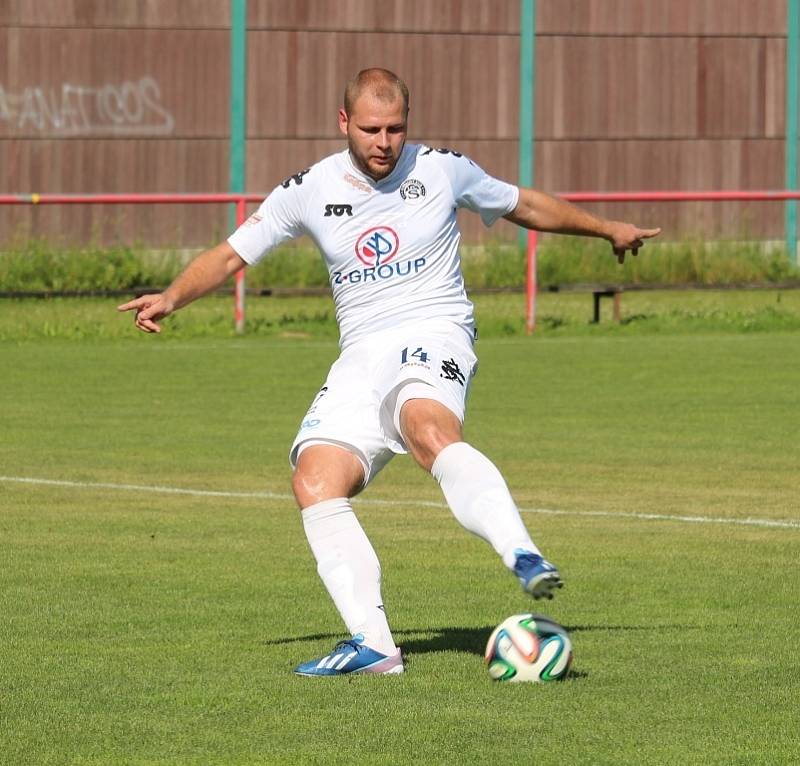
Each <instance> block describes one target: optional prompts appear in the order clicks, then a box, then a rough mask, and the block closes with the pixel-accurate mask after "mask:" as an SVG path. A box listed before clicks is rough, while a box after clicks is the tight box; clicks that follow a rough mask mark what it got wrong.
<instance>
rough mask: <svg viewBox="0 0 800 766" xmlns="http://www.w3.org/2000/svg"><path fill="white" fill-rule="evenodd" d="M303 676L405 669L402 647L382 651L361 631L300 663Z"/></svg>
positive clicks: (379, 672) (300, 671) (300, 672)
mask: <svg viewBox="0 0 800 766" xmlns="http://www.w3.org/2000/svg"><path fill="white" fill-rule="evenodd" d="M294 672H295V673H297V675H299V676H344V675H347V674H349V673H378V674H395V673H402V672H403V657H402V655H401V654H400V650H399V649H398V650H397V651H396V652H395V653H394V654H389V655H387V654H381V653H380V652H376V651H375V650H374V649H370V648H369V647H368V646H365V645H364V636H362V635H361V634H360V633H359V634H358V635H355V636H353V637H352V638H351V639H348V640H347V641H340V642H339V643H338V644H336V646H334V647H333V651H332V652H331V653H330V654H326V655H325V656H324V657H318V658H317V659H315V660H311V661H309V662H304V663H302V664H301V665H298V666H297V667H296V668H295V669H294Z"/></svg>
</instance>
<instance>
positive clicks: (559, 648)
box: [486, 614, 572, 683]
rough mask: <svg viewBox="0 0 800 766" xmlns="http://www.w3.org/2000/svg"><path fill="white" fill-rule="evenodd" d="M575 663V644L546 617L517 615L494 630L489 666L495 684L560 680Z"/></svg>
mask: <svg viewBox="0 0 800 766" xmlns="http://www.w3.org/2000/svg"><path fill="white" fill-rule="evenodd" d="M571 662H572V641H570V639H569V635H568V633H567V631H566V630H565V629H564V628H563V627H561V625H559V624H558V623H557V622H554V621H553V620H551V619H550V618H549V617H545V616H544V615H542V614H515V615H514V616H513V617H509V618H508V619H505V620H503V622H501V623H500V624H499V625H498V626H497V627H496V628H495V629H494V631H492V635H491V636H489V642H488V643H487V644H486V664H487V665H488V666H489V675H490V676H491V677H492V678H493V679H494V680H495V681H529V682H533V683H541V682H543V681H558V680H560V679H562V678H564V677H565V676H566V675H567V672H568V671H569V666H570V663H571Z"/></svg>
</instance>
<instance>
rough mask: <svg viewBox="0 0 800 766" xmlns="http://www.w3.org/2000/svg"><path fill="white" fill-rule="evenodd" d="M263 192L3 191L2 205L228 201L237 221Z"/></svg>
mask: <svg viewBox="0 0 800 766" xmlns="http://www.w3.org/2000/svg"><path fill="white" fill-rule="evenodd" d="M265 196H266V195H263V194H244V193H242V194H161V193H158V194H0V205H168V204H173V205H174V204H181V203H188V204H193V205H202V204H211V203H220V202H228V203H233V204H234V205H236V225H237V226H241V225H242V224H243V223H244V221H245V219H246V218H247V203H248V202H261V200H263V199H264V197H265ZM244 296H245V276H244V269H242V270H241V271H238V272H237V273H236V276H235V277H234V311H233V315H234V319H233V321H234V324H235V326H236V332H238V333H243V332H244V322H245V307H244Z"/></svg>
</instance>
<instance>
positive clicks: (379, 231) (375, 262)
mask: <svg viewBox="0 0 800 766" xmlns="http://www.w3.org/2000/svg"><path fill="white" fill-rule="evenodd" d="M399 250H400V239H399V238H398V236H397V232H396V231H395V230H394V229H390V228H389V227H388V226H375V227H374V228H372V229H367V231H365V232H364V233H363V234H362V235H361V236H360V237H359V238H358V241H357V242H356V256H358V260H360V261H361V262H362V263H364V264H366V265H367V266H380V265H381V264H382V263H387V262H388V261H391V260H392V258H394V257H395V256H396V255H397V253H398V251H399Z"/></svg>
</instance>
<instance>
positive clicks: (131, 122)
mask: <svg viewBox="0 0 800 766" xmlns="http://www.w3.org/2000/svg"><path fill="white" fill-rule="evenodd" d="M3 127H5V128H6V129H8V128H10V129H12V130H13V131H14V132H17V131H25V132H26V133H30V132H34V133H39V134H43V135H48V136H83V135H97V134H106V135H109V134H110V135H125V136H153V135H165V134H168V133H172V131H173V128H174V127H175V119H174V118H173V116H172V114H171V113H170V112H169V110H168V109H167V108H166V107H165V106H164V105H163V104H162V103H161V89H160V88H159V87H158V83H157V82H156V81H155V80H154V79H153V78H152V77H142V78H140V79H139V80H126V81H125V82H122V83H119V84H111V83H108V84H105V85H100V86H98V87H89V86H85V85H72V84H70V83H63V84H62V85H61V87H60V88H58V87H51V88H42V87H28V88H24V89H22V91H20V92H17V93H12V92H10V91H7V90H6V89H5V88H4V87H3V86H2V84H0V130H3Z"/></svg>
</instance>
